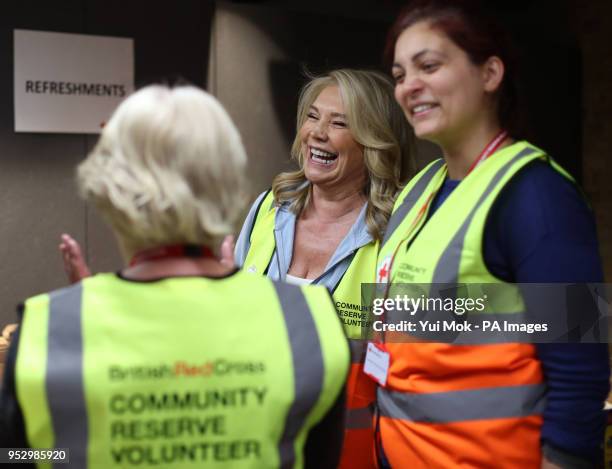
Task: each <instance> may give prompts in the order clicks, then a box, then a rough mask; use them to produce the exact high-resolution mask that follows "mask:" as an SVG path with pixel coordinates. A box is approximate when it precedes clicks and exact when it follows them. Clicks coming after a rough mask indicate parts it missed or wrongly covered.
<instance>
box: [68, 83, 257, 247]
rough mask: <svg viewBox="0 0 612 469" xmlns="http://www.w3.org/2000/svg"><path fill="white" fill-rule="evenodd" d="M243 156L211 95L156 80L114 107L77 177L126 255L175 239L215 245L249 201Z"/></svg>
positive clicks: (227, 120) (232, 129) (227, 119)
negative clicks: (112, 230)
mask: <svg viewBox="0 0 612 469" xmlns="http://www.w3.org/2000/svg"><path fill="white" fill-rule="evenodd" d="M246 160H247V158H246V153H245V150H244V147H243V145H242V141H241V139H240V135H239V133H238V131H237V129H236V127H235V126H234V124H233V123H232V121H231V119H230V117H229V115H228V114H227V112H226V111H225V110H224V109H223V107H222V106H221V104H219V102H218V101H217V100H216V99H215V98H213V97H212V96H211V95H209V94H207V93H205V92H204V91H202V90H200V89H198V88H196V87H193V86H181V87H177V88H172V89H171V88H168V87H166V86H157V85H155V86H148V87H146V88H143V89H141V90H140V91H138V92H136V93H134V94H133V95H131V96H130V97H128V98H127V99H126V100H125V101H124V102H123V103H122V104H121V105H120V106H119V107H118V108H117V110H116V111H115V113H114V114H113V116H112V117H111V119H110V120H109V121H108V124H107V125H106V126H105V127H104V129H103V131H102V135H101V136H100V139H99V141H98V143H97V145H96V146H95V148H94V149H93V150H92V151H91V153H90V154H89V155H88V157H87V159H86V160H85V161H84V162H83V163H81V164H80V165H79V167H78V169H77V180H78V184H79V189H80V192H81V195H82V196H83V197H84V198H85V199H87V200H88V201H91V202H93V203H94V204H95V206H96V207H97V208H98V209H99V211H100V212H101V213H102V215H103V216H104V217H105V218H106V219H107V221H108V222H109V223H110V224H111V226H112V227H113V229H114V230H115V232H116V234H117V235H118V237H119V240H120V242H121V244H122V248H123V249H124V251H125V253H126V254H133V253H134V252H135V251H137V250H141V249H145V248H149V247H155V246H160V245H164V244H176V243H187V244H202V245H207V246H210V247H213V248H216V247H218V245H219V243H220V242H221V240H222V238H223V236H225V235H226V234H228V233H232V232H233V231H234V229H235V224H236V222H237V221H238V218H239V217H240V216H241V214H242V211H243V207H244V204H245V202H246V201H247V197H246V189H245V187H246V177H245V175H246Z"/></svg>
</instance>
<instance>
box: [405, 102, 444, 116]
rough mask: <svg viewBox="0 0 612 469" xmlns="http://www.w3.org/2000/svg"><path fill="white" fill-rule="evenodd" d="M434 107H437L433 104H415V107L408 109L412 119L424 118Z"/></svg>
mask: <svg viewBox="0 0 612 469" xmlns="http://www.w3.org/2000/svg"><path fill="white" fill-rule="evenodd" d="M436 107H438V105H437V104H434V103H427V104H417V105H416V106H412V107H411V108H410V114H412V117H420V116H424V115H425V114H427V113H428V112H429V111H431V110H432V109H434V108H436Z"/></svg>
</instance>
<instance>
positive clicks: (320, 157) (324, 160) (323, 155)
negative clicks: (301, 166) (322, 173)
mask: <svg viewBox="0 0 612 469" xmlns="http://www.w3.org/2000/svg"><path fill="white" fill-rule="evenodd" d="M308 149H309V150H310V159H311V160H312V161H314V162H315V163H319V164H322V165H331V164H332V163H333V162H334V161H336V160H337V159H338V154H337V153H330V152H328V151H325V150H321V149H320V148H315V147H308Z"/></svg>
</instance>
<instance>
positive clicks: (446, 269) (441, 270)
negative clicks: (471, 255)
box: [431, 148, 536, 283]
mask: <svg viewBox="0 0 612 469" xmlns="http://www.w3.org/2000/svg"><path fill="white" fill-rule="evenodd" d="M535 152H536V150H535V149H533V148H525V149H524V150H521V151H520V152H519V153H518V154H517V155H516V156H515V157H514V158H512V159H511V160H510V161H509V162H508V163H506V164H505V165H504V166H502V168H501V169H500V170H499V171H498V172H497V174H495V176H494V177H493V179H492V180H491V182H490V183H489V185H488V186H487V188H486V189H485V191H484V192H483V193H482V195H481V196H480V199H478V202H477V203H476V205H475V206H474V207H473V208H472V210H471V211H470V214H469V215H468V216H467V217H466V219H465V221H464V222H463V224H462V225H461V227H460V228H459V230H458V231H457V233H456V234H455V236H454V237H453V239H452V240H451V242H450V243H449V245H448V246H447V248H446V249H445V250H444V252H443V253H442V256H441V257H440V260H439V261H438V265H437V266H436V269H435V271H434V275H433V279H432V281H431V283H457V282H458V279H459V263H460V262H461V254H462V253H463V243H464V241H465V235H466V233H467V230H468V228H469V227H470V224H471V223H472V219H473V218H474V215H476V211H477V210H478V209H479V208H480V206H481V205H482V204H483V202H484V201H485V199H486V198H487V197H488V196H489V194H490V193H491V192H492V191H493V189H495V186H497V184H498V182H499V181H500V179H501V178H502V177H504V175H505V174H506V173H507V172H508V171H509V170H510V168H511V167H512V166H513V165H514V164H515V163H516V162H517V161H518V160H520V159H522V158H524V157H526V156H529V155H531V154H532V153H535Z"/></svg>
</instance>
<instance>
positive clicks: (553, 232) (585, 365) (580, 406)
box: [429, 161, 610, 461]
mask: <svg viewBox="0 0 612 469" xmlns="http://www.w3.org/2000/svg"><path fill="white" fill-rule="evenodd" d="M460 182H461V181H458V180H451V179H447V180H446V181H445V182H444V185H443V186H442V187H441V189H440V190H439V191H438V193H437V194H436V197H435V198H434V200H433V202H432V207H431V209H430V212H429V216H431V214H432V213H434V212H435V210H436V209H437V208H438V207H440V205H442V203H443V202H444V201H445V200H446V198H447V197H448V196H449V194H450V193H451V192H452V191H453V190H454V189H455V188H456V187H457V186H458V185H459V184H460ZM483 254H484V260H485V263H486V265H487V267H488V269H489V270H490V271H491V273H493V274H494V275H495V276H496V277H499V278H500V279H502V280H504V281H507V282H516V283H557V282H560V283H561V282H562V283H573V282H576V283H587V282H589V283H591V282H593V283H598V282H603V273H602V268H601V261H600V257H599V249H598V243H597V234H596V229H595V221H594V218H593V215H592V212H591V210H590V209H589V208H588V206H587V204H586V203H585V201H584V198H583V197H582V195H581V194H580V193H579V191H578V189H577V188H576V186H575V185H574V184H572V183H571V182H570V181H568V180H567V179H566V178H564V177H563V176H561V175H560V174H559V173H558V172H557V171H555V170H553V169H552V168H551V167H550V166H549V165H548V164H547V163H544V162H541V161H537V162H534V163H532V164H530V165H529V166H528V167H526V168H524V169H523V170H522V171H519V173H518V174H517V175H516V176H515V177H514V178H513V179H512V180H511V181H509V182H508V184H507V185H506V187H504V189H503V190H502V192H501V193H500V195H499V197H498V198H497V200H496V201H495V203H494V205H493V206H492V208H491V211H490V213H489V218H488V219H487V223H486V225H485V233H484V241H483ZM536 350H537V355H538V358H539V359H540V361H541V362H542V367H543V371H544V376H545V379H546V384H547V404H546V408H545V410H544V415H543V418H544V423H543V426H542V441H543V443H544V444H545V445H549V446H552V447H553V448H554V449H558V450H561V451H562V452H568V453H570V454H573V455H576V456H578V457H580V458H584V459H588V460H590V461H595V460H597V459H598V458H600V452H601V450H600V447H601V445H602V443H603V439H604V430H605V414H604V412H603V402H604V400H605V398H606V396H607V394H608V391H609V379H610V365H609V358H608V347H607V344H573V343H566V344H559V343H554V344H553V343H550V344H536ZM600 460H601V459H600Z"/></svg>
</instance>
